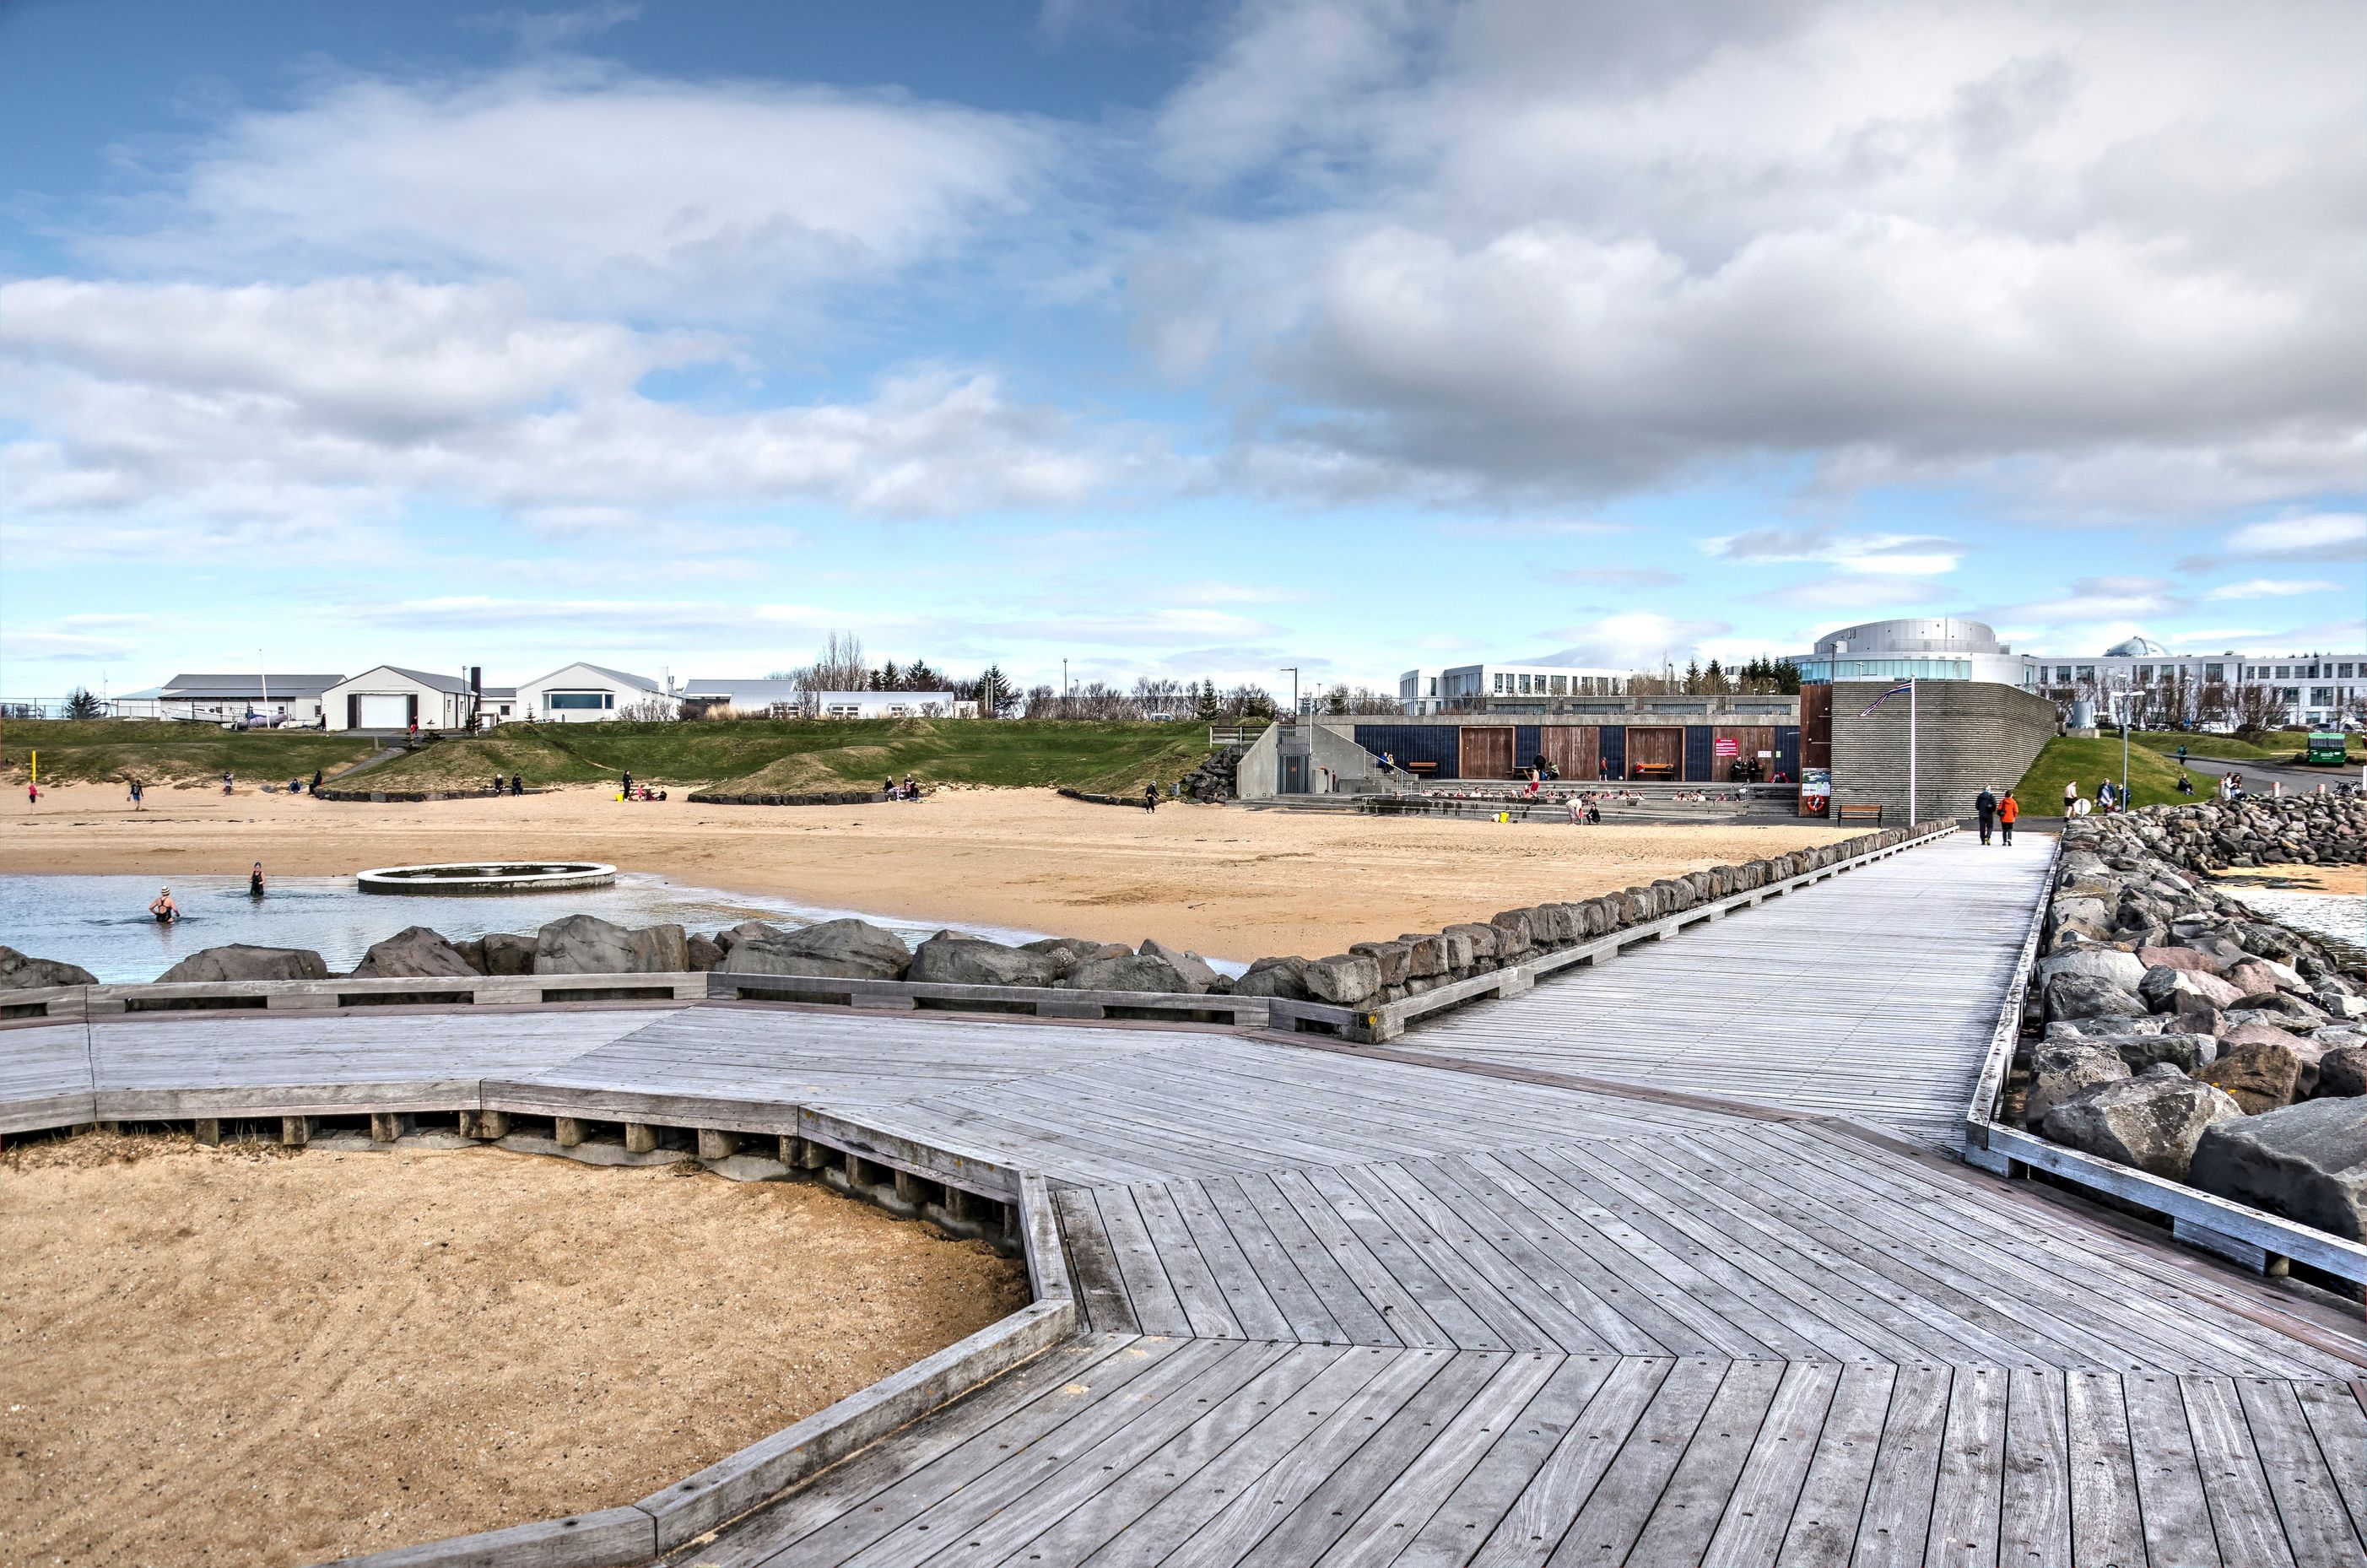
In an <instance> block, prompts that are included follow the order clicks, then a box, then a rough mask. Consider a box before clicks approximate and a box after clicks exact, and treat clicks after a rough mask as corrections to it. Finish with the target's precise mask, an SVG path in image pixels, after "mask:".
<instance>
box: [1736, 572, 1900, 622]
mask: <svg viewBox="0 0 2367 1568" xmlns="http://www.w3.org/2000/svg"><path fill="white" fill-rule="evenodd" d="M1940 592H1941V590H1940V588H1939V587H1938V585H1935V584H1931V583H1920V582H1917V581H1915V580H1914V579H1912V578H1908V577H1895V576H1886V575H1881V574H1855V573H1847V572H1840V573H1835V574H1832V575H1830V576H1826V577H1811V578H1809V579H1808V580H1807V581H1806V582H1801V583H1793V584H1789V585H1785V586H1784V587H1780V588H1769V589H1767V590H1765V591H1764V592H1761V593H1756V594H1753V595H1751V596H1750V597H1751V598H1753V599H1754V600H1756V601H1757V602H1759V603H1761V604H1768V605H1780V606H1782V607H1784V608H1788V609H1822V610H1834V611H1846V612H1848V613H1850V614H1852V615H1859V616H1863V617H1866V618H1868V619H1882V614H1881V612H1883V611H1885V610H1889V609H1904V608H1908V607H1910V606H1916V605H1927V604H1930V603H1931V601H1932V600H1934V599H1936V598H1938V597H1940Z"/></svg>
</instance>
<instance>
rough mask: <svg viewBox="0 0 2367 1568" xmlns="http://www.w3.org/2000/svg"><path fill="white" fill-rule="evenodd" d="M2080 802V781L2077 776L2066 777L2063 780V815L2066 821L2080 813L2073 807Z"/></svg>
mask: <svg viewBox="0 0 2367 1568" xmlns="http://www.w3.org/2000/svg"><path fill="white" fill-rule="evenodd" d="M2078 803H2079V781H2078V779H2077V778H2066V779H2065V780H2064V781H2063V817H2064V820H2065V821H2069V820H2070V819H2071V818H2073V817H2075V816H2078V814H2079V813H2078V812H2075V811H2073V810H2072V809H2071V808H2072V807H2074V806H2076V805H2078Z"/></svg>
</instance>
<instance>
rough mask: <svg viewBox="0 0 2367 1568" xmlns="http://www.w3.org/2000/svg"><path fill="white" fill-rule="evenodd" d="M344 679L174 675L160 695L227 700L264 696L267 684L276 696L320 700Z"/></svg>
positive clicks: (175, 697) (328, 677)
mask: <svg viewBox="0 0 2367 1568" xmlns="http://www.w3.org/2000/svg"><path fill="white" fill-rule="evenodd" d="M343 679H345V676H275V675H272V674H270V673H268V672H267V671H266V672H265V673H262V674H258V675H243V676H240V675H223V676H209V675H195V676H174V677H173V678H172V679H171V680H168V681H166V682H165V683H164V687H163V688H162V690H160V691H159V692H158V693H157V695H158V696H159V697H162V698H164V699H167V700H171V699H188V698H193V697H194V698H198V699H201V700H202V699H217V698H225V697H261V696H263V695H264V694H265V689H266V688H265V686H264V683H265V682H266V681H268V682H269V683H270V686H269V693H270V695H271V696H273V697H318V696H320V695H321V693H323V692H324V691H326V690H328V689H329V687H333V686H334V685H336V684H337V683H338V682H339V681H341V680H343Z"/></svg>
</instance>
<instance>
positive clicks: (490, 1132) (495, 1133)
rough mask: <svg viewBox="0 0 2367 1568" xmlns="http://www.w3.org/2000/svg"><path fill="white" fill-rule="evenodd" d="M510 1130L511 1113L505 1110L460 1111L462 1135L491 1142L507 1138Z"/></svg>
mask: <svg viewBox="0 0 2367 1568" xmlns="http://www.w3.org/2000/svg"><path fill="white" fill-rule="evenodd" d="M509 1131H510V1113H509V1112H507V1111H505V1110H464V1111H462V1112H461V1113H460V1136H461V1137H463V1138H474V1139H477V1140H479V1141H480V1142H487V1143H490V1142H493V1141H494V1140H495V1139H499V1138H506V1137H508V1136H509Z"/></svg>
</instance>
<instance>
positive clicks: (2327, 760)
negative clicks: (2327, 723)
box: [2301, 734, 2350, 767]
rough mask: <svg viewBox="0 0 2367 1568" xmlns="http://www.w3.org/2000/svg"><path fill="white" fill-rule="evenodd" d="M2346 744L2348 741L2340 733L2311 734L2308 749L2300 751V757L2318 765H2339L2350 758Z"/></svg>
mask: <svg viewBox="0 0 2367 1568" xmlns="http://www.w3.org/2000/svg"><path fill="white" fill-rule="evenodd" d="M2348 745H2349V743H2348V742H2347V741H2346V739H2345V738H2344V737H2343V736H2341V735H2321V734H2312V735H2311V736H2310V737H2309V749H2308V750H2307V751H2305V752H2304V753H2302V756H2301V759H2302V760H2303V761H2304V762H2307V763H2314V764H2316V766H2318V767H2341V766H2342V765H2343V764H2344V763H2345V762H2347V761H2349V760H2350V751H2349V749H2348Z"/></svg>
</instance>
